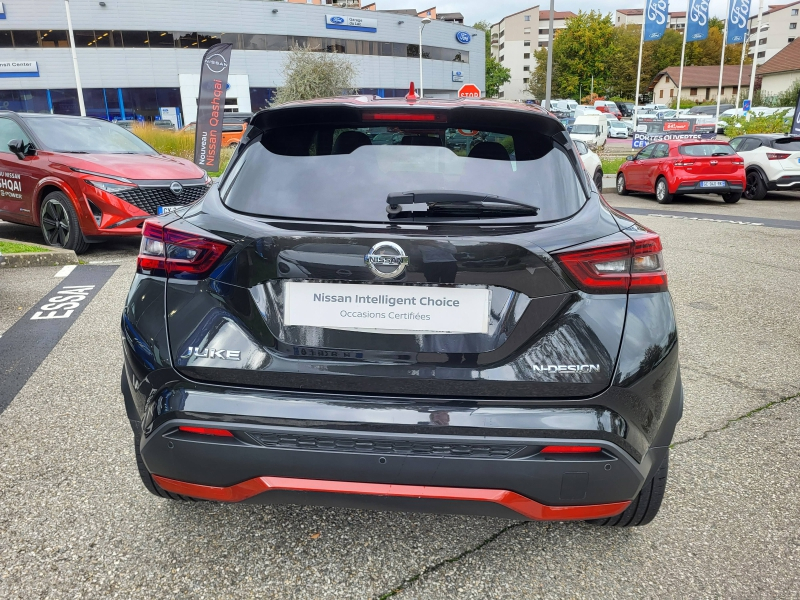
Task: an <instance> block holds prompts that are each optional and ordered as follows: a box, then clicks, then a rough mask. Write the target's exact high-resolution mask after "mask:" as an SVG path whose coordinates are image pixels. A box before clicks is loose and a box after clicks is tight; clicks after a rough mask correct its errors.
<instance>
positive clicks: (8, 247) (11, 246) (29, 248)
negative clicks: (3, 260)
mask: <svg viewBox="0 0 800 600" xmlns="http://www.w3.org/2000/svg"><path fill="white" fill-rule="evenodd" d="M20 252H49V250H48V249H47V248H42V247H41V246H35V245H33V244H23V243H21V242H7V241H5V240H0V254H17V253H20Z"/></svg>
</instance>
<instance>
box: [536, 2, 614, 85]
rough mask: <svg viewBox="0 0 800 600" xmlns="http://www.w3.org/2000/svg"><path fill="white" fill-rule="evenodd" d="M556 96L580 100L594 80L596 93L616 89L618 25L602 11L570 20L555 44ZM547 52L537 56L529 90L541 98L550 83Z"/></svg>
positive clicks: (581, 13) (554, 80)
mask: <svg viewBox="0 0 800 600" xmlns="http://www.w3.org/2000/svg"><path fill="white" fill-rule="evenodd" d="M552 46H553V47H552V52H553V96H555V97H559V96H561V97H570V98H576V97H577V96H578V94H579V91H580V90H581V88H583V90H585V91H588V90H589V87H590V82H591V79H592V76H594V89H595V91H596V92H598V93H605V92H606V90H607V89H608V88H610V87H612V86H613V83H612V82H613V74H612V71H613V69H612V66H613V63H614V61H615V59H616V48H615V46H614V22H613V21H612V19H611V15H610V14H609V15H604V14H602V13H601V12H599V11H594V10H593V11H590V12H583V11H580V12H578V14H577V15H576V16H575V17H572V18H571V19H569V20H567V26H566V28H564V29H562V30H560V31H559V32H558V34H557V35H556V36H555V39H554V40H553V42H552ZM547 52H548V49H547V48H541V49H540V50H538V51H537V52H536V53H535V57H536V69H535V71H534V73H532V75H531V81H530V83H529V86H528V89H529V91H530V92H531V93H532V94H534V95H535V96H536V97H537V98H541V97H542V87H543V85H544V84H545V83H546V80H547Z"/></svg>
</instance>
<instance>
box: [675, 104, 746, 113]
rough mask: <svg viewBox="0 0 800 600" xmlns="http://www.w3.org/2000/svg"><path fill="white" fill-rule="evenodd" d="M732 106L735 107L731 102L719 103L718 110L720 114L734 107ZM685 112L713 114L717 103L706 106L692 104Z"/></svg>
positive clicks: (715, 111)
mask: <svg viewBox="0 0 800 600" xmlns="http://www.w3.org/2000/svg"><path fill="white" fill-rule="evenodd" d="M734 108H736V107H735V106H734V105H733V104H720V105H719V112H720V114H722V113H723V112H725V111H726V110H730V109H734ZM687 114H689V115H710V116H715V115H716V114H717V105H716V104H711V105H708V106H693V107H692V108H690V109H689V112H688V113H687Z"/></svg>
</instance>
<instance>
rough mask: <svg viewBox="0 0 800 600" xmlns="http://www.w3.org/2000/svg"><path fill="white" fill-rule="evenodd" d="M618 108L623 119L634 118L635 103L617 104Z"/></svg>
mask: <svg viewBox="0 0 800 600" xmlns="http://www.w3.org/2000/svg"><path fill="white" fill-rule="evenodd" d="M617 108H619V112H620V113H621V114H622V116H623V118H625V119H630V118H631V117H633V109H634V104H633V102H617Z"/></svg>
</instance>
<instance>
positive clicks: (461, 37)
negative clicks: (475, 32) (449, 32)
mask: <svg viewBox="0 0 800 600" xmlns="http://www.w3.org/2000/svg"><path fill="white" fill-rule="evenodd" d="M456 39H457V40H458V41H459V42H460V43H462V44H469V43H470V42H471V41H472V36H471V35H470V34H469V33H467V32H466V31H459V32H458V33H457V34H456Z"/></svg>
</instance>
